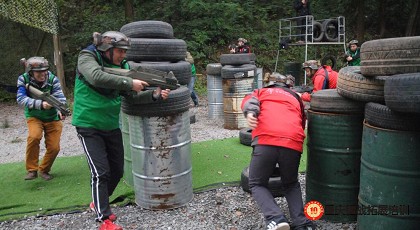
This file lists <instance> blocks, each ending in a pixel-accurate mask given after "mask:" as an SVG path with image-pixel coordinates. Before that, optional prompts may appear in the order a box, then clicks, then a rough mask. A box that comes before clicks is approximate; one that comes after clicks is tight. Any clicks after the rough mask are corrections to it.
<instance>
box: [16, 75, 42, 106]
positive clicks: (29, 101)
mask: <svg viewBox="0 0 420 230" xmlns="http://www.w3.org/2000/svg"><path fill="white" fill-rule="evenodd" d="M16 101H17V103H18V105H19V106H21V107H28V108H29V109H38V110H41V109H42V100H38V99H33V98H31V97H29V96H28V93H27V91H26V86H25V78H24V77H23V75H20V76H19V77H18V81H17V94H16Z"/></svg>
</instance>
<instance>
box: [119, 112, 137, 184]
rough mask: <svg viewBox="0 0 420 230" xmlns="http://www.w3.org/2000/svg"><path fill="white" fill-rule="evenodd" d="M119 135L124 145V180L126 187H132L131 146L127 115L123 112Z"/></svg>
mask: <svg viewBox="0 0 420 230" xmlns="http://www.w3.org/2000/svg"><path fill="white" fill-rule="evenodd" d="M120 115H121V116H120V122H121V133H122V138H123V144H124V180H125V181H126V182H127V184H128V185H131V186H133V185H134V183H133V172H132V160H131V146H130V129H129V123H128V115H127V114H125V113H124V112H123V111H121V113H120Z"/></svg>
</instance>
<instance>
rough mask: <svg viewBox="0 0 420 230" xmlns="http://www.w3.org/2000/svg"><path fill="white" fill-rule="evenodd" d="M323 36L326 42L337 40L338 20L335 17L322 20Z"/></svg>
mask: <svg viewBox="0 0 420 230" xmlns="http://www.w3.org/2000/svg"><path fill="white" fill-rule="evenodd" d="M322 29H323V31H324V38H325V40H326V41H328V42H336V41H338V21H337V19H327V20H325V21H324V22H322Z"/></svg>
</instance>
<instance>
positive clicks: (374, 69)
mask: <svg viewBox="0 0 420 230" xmlns="http://www.w3.org/2000/svg"><path fill="white" fill-rule="evenodd" d="M360 60H361V72H362V74H363V75H365V76H381V75H394V74H403V73H417V72H420V36H416V37H400V38H387V39H379V40H371V41H367V42H365V43H363V44H362V46H361V48H360Z"/></svg>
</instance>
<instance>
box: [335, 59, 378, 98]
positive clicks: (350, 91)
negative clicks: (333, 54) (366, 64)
mask: <svg viewBox="0 0 420 230" xmlns="http://www.w3.org/2000/svg"><path fill="white" fill-rule="evenodd" d="M385 79H386V76H377V77H369V78H367V77H365V76H363V75H362V74H360V66H348V67H344V68H342V69H340V71H339V72H338V80H337V92H338V94H340V95H341V96H343V97H347V98H349V99H353V100H356V101H364V102H379V103H384V101H385V99H384V84H385Z"/></svg>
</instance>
